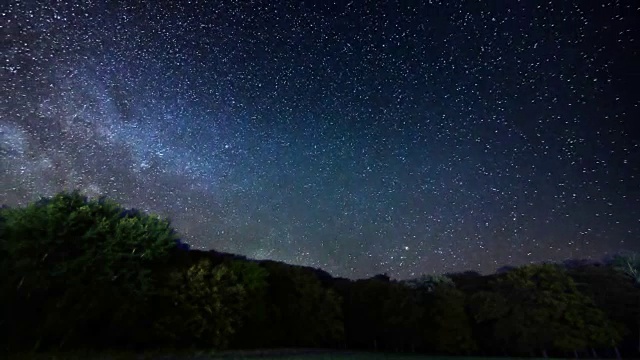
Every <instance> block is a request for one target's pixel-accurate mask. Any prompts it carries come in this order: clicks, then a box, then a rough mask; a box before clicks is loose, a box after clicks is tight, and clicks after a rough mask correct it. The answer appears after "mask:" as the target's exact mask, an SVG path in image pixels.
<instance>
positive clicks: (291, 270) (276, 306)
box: [262, 261, 344, 347]
mask: <svg viewBox="0 0 640 360" xmlns="http://www.w3.org/2000/svg"><path fill="white" fill-rule="evenodd" d="M262 265H263V266H264V268H265V269H266V270H267V271H268V273H269V276H268V283H269V289H268V295H267V299H268V302H269V322H270V325H271V327H270V330H269V332H268V333H266V334H264V335H265V340H266V341H267V342H268V344H269V345H270V346H301V347H310V346H311V347H316V346H336V345H337V344H340V343H341V342H342V339H343V337H344V325H343V322H342V308H341V303H342V301H341V298H340V296H338V294H337V293H335V291H333V290H332V289H326V288H324V287H322V285H321V283H320V281H319V280H318V279H317V278H316V276H315V275H314V273H313V272H311V271H309V270H308V269H305V268H300V267H294V266H290V265H286V264H282V263H277V262H273V261H266V262H263V263H262Z"/></svg>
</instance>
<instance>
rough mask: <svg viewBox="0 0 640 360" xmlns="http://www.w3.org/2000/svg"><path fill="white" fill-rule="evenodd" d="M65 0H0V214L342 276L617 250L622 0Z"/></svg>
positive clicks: (636, 201)
mask: <svg viewBox="0 0 640 360" xmlns="http://www.w3.org/2000/svg"><path fill="white" fill-rule="evenodd" d="M87 3H88V2H84V1H82V2H80V1H78V2H73V1H62V2H60V3H58V4H56V5H51V4H50V2H49V1H42V2H36V1H10V2H9V4H8V5H3V6H2V14H1V15H2V18H3V20H2V21H3V23H4V24H6V26H3V27H2V29H1V31H2V38H3V45H2V46H3V48H4V50H3V51H2V81H1V82H0V95H1V97H0V104H1V105H2V106H1V107H0V166H1V168H2V171H1V172H0V180H1V181H2V186H1V187H0V202H2V203H7V204H10V205H17V204H24V203H25V202H27V201H31V200H34V199H36V198H37V197H38V196H39V195H52V194H54V193H55V192H58V191H60V190H63V189H73V188H79V189H82V190H83V191H84V192H86V193H87V194H88V195H91V196H94V195H99V194H103V195H107V196H109V197H111V198H113V199H115V200H117V201H119V202H121V203H123V204H124V205H126V206H133V207H137V208H141V209H144V210H147V211H150V212H154V213H159V214H162V215H164V216H168V217H170V218H171V219H172V220H173V223H174V225H175V227H176V228H177V229H178V231H179V232H180V233H181V234H182V235H183V237H184V238H185V239H186V241H188V242H190V243H191V244H193V245H194V247H196V248H206V249H209V248H213V249H217V250H222V251H228V252H236V253H240V254H243V255H247V256H249V257H257V258H272V259H275V260H282V261H287V262H291V263H295V264H301V265H309V266H315V267H321V268H324V269H326V270H328V271H330V272H331V273H333V274H335V275H340V276H348V277H364V276H371V275H374V274H376V273H382V272H388V273H389V274H390V275H391V276H393V277H410V276H417V275H419V274H422V273H442V272H451V271H462V270H478V271H482V272H492V271H494V270H495V269H496V268H497V267H500V266H502V265H506V264H512V265H520V264H525V263H529V262H540V261H560V260H563V259H566V258H583V257H590V258H601V257H603V256H605V255H607V254H608V253H611V252H617V251H621V250H635V251H638V250H640V180H639V176H640V166H639V164H640V140H639V139H640V132H639V131H638V127H639V126H638V125H637V122H638V121H639V120H638V119H640V111H639V107H640V91H639V90H638V86H637V85H638V83H639V81H640V71H639V70H638V66H637V64H639V63H640V54H639V48H640V46H639V44H640V37H639V36H638V35H639V32H640V29H639V28H638V26H637V24H638V23H640V6H639V5H638V4H637V2H636V1H632V0H626V1H612V2H594V1H561V0H557V1H555V0H554V1H550V2H547V3H539V2H526V1H508V2H502V3H501V4H500V5H499V6H498V5H495V4H493V3H491V4H485V3H483V2H477V1H446V2H440V1H356V0H354V1H351V2H336V3H335V4H328V3H327V2H325V1H307V2H304V3H303V2H293V1H286V2H285V1H283V2H278V1H228V2H227V1H225V2H220V3H219V4H217V5H216V4H214V2H204V1H190V2H187V1H181V2H149V3H147V2H145V3H144V4H142V3H141V4H135V3H136V2H132V1H122V2H120V3H118V2H115V1H114V2H109V5H105V4H102V2H99V1H98V2H95V3H93V4H91V3H88V4H87ZM634 25H635V26H634Z"/></svg>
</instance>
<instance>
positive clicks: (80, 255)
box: [0, 192, 176, 348]
mask: <svg viewBox="0 0 640 360" xmlns="http://www.w3.org/2000/svg"><path fill="white" fill-rule="evenodd" d="M2 217H3V219H4V220H3V224H4V225H3V227H4V229H3V236H2V243H3V245H2V247H3V250H2V251H3V252H4V254H5V255H6V260H5V261H4V265H3V266H4V267H5V268H6V270H7V272H6V274H7V275H8V276H7V278H6V279H5V282H4V286H3V290H5V291H3V299H2V301H3V305H4V306H5V308H6V309H8V311H7V312H6V313H4V314H3V319H2V321H1V322H0V323H1V324H2V326H5V327H6V328H5V329H10V330H9V336H8V337H6V338H4V339H3V340H5V341H7V343H8V345H9V347H20V346H29V347H35V348H38V347H41V346H51V345H55V346H57V347H63V346H65V345H66V344H69V343H74V342H75V343H85V344H93V345H98V344H103V345H104V339H105V338H110V339H113V338H116V337H117V336H116V335H117V334H120V335H121V336H122V338H123V339H127V341H129V342H137V341H143V339H142V338H139V337H137V336H138V335H140V334H144V333H141V332H139V331H137V330H138V329H141V328H144V327H145V326H146V324H148V322H149V320H150V319H149V318H148V317H145V316H146V315H147V314H146V312H145V309H146V306H145V302H146V301H147V300H148V296H149V295H150V293H152V292H153V289H154V288H155V286H156V284H155V282H154V279H153V276H152V273H151V271H152V269H153V268H154V267H155V266H158V264H161V263H162V262H163V261H166V259H167V258H168V257H169V255H170V253H171V251H172V250H173V249H174V248H175V245H176V235H175V232H174V231H173V229H172V228H171V227H170V225H169V222H168V221H166V220H162V219H159V218H157V217H154V216H148V215H145V214H141V213H136V214H133V213H129V212H127V211H125V210H124V209H122V208H121V207H119V206H118V205H117V204H115V203H113V202H110V201H108V200H106V199H104V198H100V199H97V200H91V201H89V200H88V199H87V198H86V197H84V196H82V195H80V193H78V192H73V193H60V194H57V195H56V196H54V197H53V198H50V199H42V200H40V201H38V202H35V203H32V204H30V205H28V206H27V207H25V208H18V209H5V210H3V212H2ZM98 329H99V330H98ZM128 330H130V331H128ZM107 334H109V336H105V335H107Z"/></svg>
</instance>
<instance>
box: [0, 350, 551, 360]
mask: <svg viewBox="0 0 640 360" xmlns="http://www.w3.org/2000/svg"><path fill="white" fill-rule="evenodd" d="M0 356H1V355H0ZM7 359H9V360H81V359H82V360H151V359H154V360H155V359H158V360H214V359H221V360H223V359H224V360H227V359H228V360H233V359H235V360H258V359H259V360H347V359H349V360H480V359H495V360H504V359H506V358H504V357H503V358H499V357H498V358H482V357H455V356H421V355H398V354H384V353H364V352H335V351H322V350H307V351H304V350H302V351H301V350H269V351H232V352H231V351H230V352H221V353H214V352H211V353H210V352H204V351H200V352H175V351H156V352H145V353H133V352H104V353H95V352H82V351H74V352H56V353H53V352H47V353H38V354H33V353H29V354H26V353H25V354H14V355H10V356H9V357H8V358H7ZM509 359H518V358H509ZM522 359H528V360H537V359H535V358H522ZM546 360H550V359H546Z"/></svg>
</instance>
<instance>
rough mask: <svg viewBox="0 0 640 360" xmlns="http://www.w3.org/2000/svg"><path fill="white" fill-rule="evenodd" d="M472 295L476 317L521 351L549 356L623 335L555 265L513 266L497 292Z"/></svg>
mask: <svg viewBox="0 0 640 360" xmlns="http://www.w3.org/2000/svg"><path fill="white" fill-rule="evenodd" d="M473 300H474V301H473V302H474V314H475V319H476V321H478V322H490V323H491V327H492V329H493V333H494V337H495V339H496V340H498V341H499V342H500V343H501V344H500V345H501V346H502V347H504V348H506V349H510V350H511V351H515V352H518V353H527V352H530V353H531V352H534V351H536V350H541V351H543V352H544V354H545V355H546V351H547V350H548V349H551V348H553V349H557V350H561V351H573V350H580V349H586V348H588V347H589V346H591V345H594V346H598V345H601V344H602V343H603V342H607V343H608V344H610V345H614V344H616V343H617V342H618V341H619V340H620V334H619V332H618V330H617V329H616V327H615V326H613V324H612V323H611V322H610V321H609V320H608V318H607V317H606V315H605V314H604V313H603V312H602V311H601V310H600V309H598V308H597V307H596V306H595V305H594V304H593V302H592V300H591V299H590V298H588V297H587V296H585V295H583V294H582V293H580V292H579V291H578V289H577V287H576V285H575V283H574V282H573V280H572V279H571V278H570V277H569V276H568V275H567V274H566V272H565V271H563V270H562V269H560V268H559V267H557V266H554V265H547V264H545V265H531V266H524V267H521V268H518V269H515V270H512V271H510V272H508V273H506V274H504V275H503V276H502V277H500V278H499V279H498V280H497V281H496V282H495V283H494V292H493V293H486V292H485V293H479V294H477V295H476V296H474V299H473ZM603 339H604V340H603ZM595 342H597V344H596V343H595Z"/></svg>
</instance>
